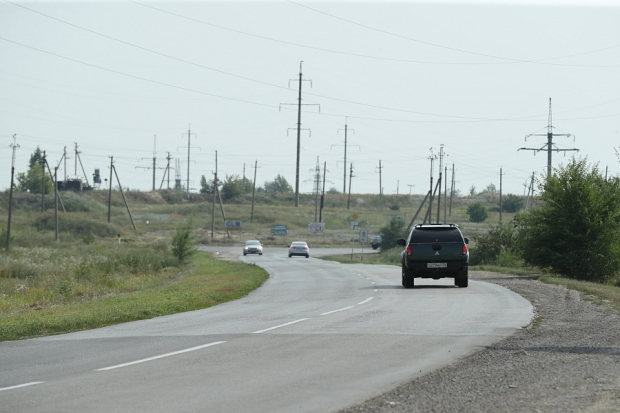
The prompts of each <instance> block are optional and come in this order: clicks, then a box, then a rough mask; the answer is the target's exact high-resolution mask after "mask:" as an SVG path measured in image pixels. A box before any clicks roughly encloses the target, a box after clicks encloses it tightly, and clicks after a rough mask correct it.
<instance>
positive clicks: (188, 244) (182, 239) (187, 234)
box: [171, 218, 196, 264]
mask: <svg viewBox="0 0 620 413" xmlns="http://www.w3.org/2000/svg"><path fill="white" fill-rule="evenodd" d="M192 229H193V228H192V219H191V218H190V219H189V220H188V221H187V223H186V224H185V225H180V226H178V227H177V229H176V232H175V234H174V236H173V237H172V243H171V248H172V254H173V255H174V256H175V257H176V258H177V260H178V262H179V264H182V263H183V262H184V261H185V260H186V259H187V258H189V257H190V256H191V255H193V254H194V253H195V252H196V250H195V249H194V246H195V245H194V237H193V236H192Z"/></svg>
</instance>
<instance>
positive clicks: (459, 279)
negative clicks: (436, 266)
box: [454, 270, 469, 287]
mask: <svg viewBox="0 0 620 413" xmlns="http://www.w3.org/2000/svg"><path fill="white" fill-rule="evenodd" d="M468 284H469V274H468V270H465V271H459V273H458V275H457V276H456V277H454V285H456V286H457V287H467V285H468Z"/></svg>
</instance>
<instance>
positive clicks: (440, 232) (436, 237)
mask: <svg viewBox="0 0 620 413" xmlns="http://www.w3.org/2000/svg"><path fill="white" fill-rule="evenodd" d="M409 242H410V243H412V244H419V243H427V242H463V236H462V235H461V231H459V230H458V228H445V227H443V228H442V227H437V228H433V227H429V228H415V229H414V230H413V232H412V233H411V240H410V241H409Z"/></svg>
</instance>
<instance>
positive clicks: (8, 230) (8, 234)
mask: <svg viewBox="0 0 620 413" xmlns="http://www.w3.org/2000/svg"><path fill="white" fill-rule="evenodd" d="M9 146H10V147H11V148H12V149H13V158H12V160H11V189H10V190H9V222H8V224H7V226H6V250H7V252H8V251H9V248H10V247H11V216H12V210H13V178H14V176H15V150H16V149H17V148H19V145H18V144H17V136H16V135H13V143H12V144H11V145H9Z"/></svg>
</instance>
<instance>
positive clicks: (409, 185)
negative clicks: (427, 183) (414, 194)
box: [407, 184, 415, 196]
mask: <svg viewBox="0 0 620 413" xmlns="http://www.w3.org/2000/svg"><path fill="white" fill-rule="evenodd" d="M407 186H408V187H409V196H411V188H413V187H414V186H415V185H411V184H407Z"/></svg>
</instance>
